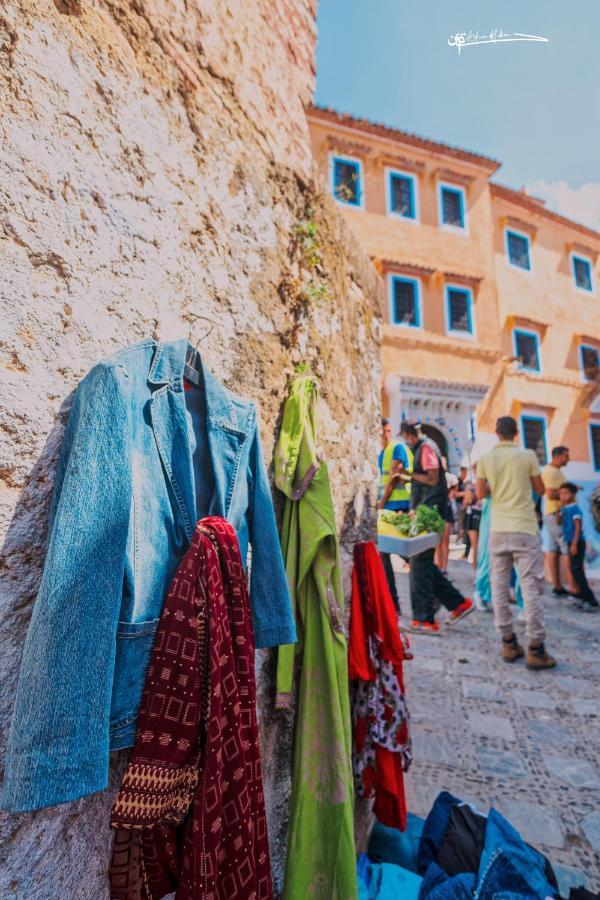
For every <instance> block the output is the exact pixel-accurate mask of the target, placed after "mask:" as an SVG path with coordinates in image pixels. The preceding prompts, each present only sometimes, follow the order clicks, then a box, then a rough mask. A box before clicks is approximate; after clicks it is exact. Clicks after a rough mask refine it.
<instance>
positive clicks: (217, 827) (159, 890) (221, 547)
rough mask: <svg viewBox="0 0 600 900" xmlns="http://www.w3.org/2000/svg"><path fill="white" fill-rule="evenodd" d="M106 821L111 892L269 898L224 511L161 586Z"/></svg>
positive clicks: (236, 573)
mask: <svg viewBox="0 0 600 900" xmlns="http://www.w3.org/2000/svg"><path fill="white" fill-rule="evenodd" d="M111 825H112V827H113V828H115V829H117V831H116V835H115V842H114V847H113V856H112V861H111V867H110V887H111V895H110V896H111V900H159V898H161V897H164V896H165V895H166V894H169V893H172V892H173V891H175V897H176V900H225V898H227V900H270V898H272V896H273V888H272V883H271V866H270V861H269V846H268V840H267V821H266V815H265V804H264V796H263V786H262V773H261V765H260V755H259V746H258V724H257V718H256V685H255V678H254V638H253V633H252V620H251V615H250V606H249V601H248V591H247V587H246V579H245V575H244V570H243V567H242V560H241V557H240V551H239V546H238V542H237V538H236V535H235V532H234V530H233V528H232V527H231V525H229V523H228V522H226V521H225V520H224V519H221V518H217V517H210V518H206V519H202V520H201V521H200V522H199V523H198V525H197V527H196V531H195V533H194V537H193V538H192V543H191V546H190V549H189V550H188V552H187V553H186V555H185V556H184V558H183V560H182V562H181V564H180V566H179V568H178V569H177V572H176V574H175V578H174V579H173V583H172V584H171V587H170V589H169V593H168V595H167V599H166V601H165V605H164V608H163V612H162V615H161V619H160V623H159V627H158V632H157V635H156V643H155V645H154V650H153V652H152V656H151V658H150V665H149V668H148V673H147V675H146V683H145V687H144V693H143V697H142V704H141V707H140V712H139V716H138V721H137V734H136V742H135V746H134V749H133V755H132V758H131V762H130V763H129V766H128V768H127V771H126V772H125V775H124V777H123V782H122V784H121V789H120V791H119V794H118V796H117V799H116V801H115V804H114V806H113V810H112V818H111Z"/></svg>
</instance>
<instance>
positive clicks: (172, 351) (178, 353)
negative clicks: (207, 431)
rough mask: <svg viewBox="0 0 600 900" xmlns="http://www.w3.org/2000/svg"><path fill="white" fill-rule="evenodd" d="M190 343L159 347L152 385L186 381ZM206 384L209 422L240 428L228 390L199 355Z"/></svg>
mask: <svg viewBox="0 0 600 900" xmlns="http://www.w3.org/2000/svg"><path fill="white" fill-rule="evenodd" d="M188 346H189V344H188V342H187V340H185V338H183V339H181V340H179V341H166V342H161V343H157V344H156V350H155V352H154V357H153V359H152V364H151V366H150V371H149V373H148V381H149V382H150V384H156V385H159V384H160V385H165V384H169V385H174V384H180V383H181V381H182V380H183V371H184V368H185V358H186V355H187V351H188ZM198 359H199V360H200V366H201V369H202V378H203V381H204V391H205V395H206V409H207V415H208V418H209V419H215V420H217V421H221V422H222V421H224V422H225V423H226V424H230V425H232V426H234V427H238V423H237V422H236V418H235V414H234V410H233V406H232V404H231V401H230V400H229V397H228V396H227V392H226V390H225V388H224V387H223V386H222V385H221V384H220V382H219V381H217V379H216V378H215V377H214V375H212V374H211V373H210V372H209V371H208V369H207V368H206V366H205V365H204V363H203V362H202V360H201V357H200V354H198Z"/></svg>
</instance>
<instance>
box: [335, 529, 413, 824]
mask: <svg viewBox="0 0 600 900" xmlns="http://www.w3.org/2000/svg"><path fill="white" fill-rule="evenodd" d="M410 658H412V653H411V652H410V646H409V644H408V641H407V640H406V641H405V640H404V639H403V637H402V635H401V634H400V632H399V630H398V617H397V613H396V608H395V606H394V602H393V600H392V597H391V595H390V591H389V588H388V585H387V581H386V578H385V572H384V570H383V566H382V563H381V559H380V556H379V553H378V552H377V548H376V546H375V544H373V543H359V544H356V546H355V548H354V569H353V572H352V609H351V617H350V643H349V650H348V662H349V675H350V678H351V679H352V680H353V682H354V683H353V690H352V733H353V742H354V747H353V754H352V763H353V769H354V783H355V788H356V792H357V794H358V795H359V796H363V797H375V803H374V807H373V811H374V813H375V815H376V816H377V818H378V819H379V821H380V822H382V824H384V825H388V826H390V827H391V828H399V829H400V830H401V831H404V829H405V828H406V800H405V794H404V772H406V771H407V769H408V767H409V766H410V763H411V761H412V750H411V743H410V735H409V729H408V709H407V707H406V700H405V697H404V680H403V675H402V664H403V661H404V660H405V659H410Z"/></svg>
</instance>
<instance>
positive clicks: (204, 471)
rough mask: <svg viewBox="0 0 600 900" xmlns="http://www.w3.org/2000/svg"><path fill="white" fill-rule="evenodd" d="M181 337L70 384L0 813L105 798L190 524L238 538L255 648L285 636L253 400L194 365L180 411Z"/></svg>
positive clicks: (287, 625)
mask: <svg viewBox="0 0 600 900" xmlns="http://www.w3.org/2000/svg"><path fill="white" fill-rule="evenodd" d="M186 351H187V342H186V341H175V342H171V343H157V342H156V341H148V342H145V343H142V344H137V345H135V346H132V347H129V348H127V349H126V350H123V351H121V352H120V353H117V354H116V355H115V356H113V357H111V358H110V359H107V360H105V361H103V362H101V363H99V364H98V365H96V366H95V367H94V368H93V369H92V370H91V371H90V372H89V374H88V375H87V376H86V377H85V378H84V379H83V381H82V382H81V384H80V385H79V387H78V389H77V391H76V394H75V399H74V402H73V407H72V410H71V414H70V417H69V421H68V424H67V427H66V430H65V435H64V441H63V446H62V450H61V454H60V459H59V462H58V468H57V471H56V478H55V485H54V493H53V499H52V504H51V510H50V528H49V542H48V549H47V557H46V564H45V567H44V573H43V577H42V582H41V586H40V591H39V594H38V598H37V602H36V604H35V607H34V610H33V616H32V619H31V624H30V627H29V633H28V635H27V640H26V643H25V649H24V652H23V659H22V663H21V673H20V677H19V685H18V689H17V697H16V704H15V710H14V714H13V721H12V726H11V731H10V736H9V745H8V755H7V762H6V772H5V784H4V792H3V797H2V806H3V808H4V809H8V810H12V811H15V812H22V811H27V810H32V809H37V808H40V807H43V806H52V805H54V804H56V803H63V802H65V801H68V800H74V799H77V798H78V797H82V796H84V795H86V794H90V793H93V792H94V791H99V790H102V789H104V788H105V787H106V786H107V783H108V754H109V749H110V750H117V749H121V748H124V747H130V746H131V745H132V744H133V742H134V736H135V723H136V718H137V713H138V707H139V704H140V699H141V693H142V688H143V684H144V679H145V674H146V667H147V663H148V658H149V655H150V651H151V648H152V645H153V642H154V635H155V631H156V627H157V624H158V619H159V616H160V613H161V609H162V605H163V600H164V597H165V592H166V590H167V589H168V586H169V583H170V581H171V579H172V577H173V575H174V572H175V569H176V567H177V564H178V562H179V560H180V558H181V557H182V555H183V554H184V553H185V551H186V550H187V547H188V543H189V541H190V539H191V536H192V533H193V529H194V527H195V524H196V520H197V519H198V518H200V517H201V516H204V515H207V514H210V515H220V516H224V517H225V518H227V519H228V520H229V521H230V522H231V524H232V525H233V526H234V528H235V530H236V533H237V535H238V539H239V543H240V549H241V555H242V559H243V560H246V557H247V552H248V543H249V541H250V542H251V544H252V564H251V577H250V593H251V602H252V616H253V622H254V633H255V640H256V646H257V647H270V646H275V645H277V644H283V643H293V642H294V641H295V640H296V631H295V626H294V620H293V613H292V609H291V604H290V598H289V592H288V586H287V582H286V576H285V569H284V566H283V560H282V556H281V550H280V544H279V537H278V533H277V527H276V522H275V515H274V511H273V503H272V499H271V493H270V489H269V482H268V479H267V474H266V470H265V466H264V462H263V457H262V451H261V444H260V435H259V428H258V426H257V420H256V409H255V407H254V405H253V404H252V403H251V402H249V401H247V400H243V399H240V398H239V397H236V396H234V395H233V394H231V393H230V392H229V391H227V390H226V389H225V388H224V387H223V386H222V385H221V384H220V383H219V382H218V381H217V380H216V379H215V378H214V377H213V376H212V375H211V374H210V373H209V372H208V371H206V370H205V369H204V370H203V373H202V374H203V378H202V380H201V385H200V389H199V390H198V391H197V394H196V398H195V400H196V409H195V412H193V411H190V403H191V398H192V392H187V391H185V390H184V384H183V372H184V365H185V357H186Z"/></svg>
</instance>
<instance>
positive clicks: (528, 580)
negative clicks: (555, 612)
mask: <svg viewBox="0 0 600 900" xmlns="http://www.w3.org/2000/svg"><path fill="white" fill-rule="evenodd" d="M513 566H516V567H517V571H518V573H519V578H520V584H521V592H522V594H523V600H524V602H525V619H526V621H527V633H528V637H529V643H530V644H539V643H541V642H542V641H543V640H544V638H545V637H546V633H545V631H544V612H543V607H544V556H543V553H542V545H541V541H540V536H539V535H538V534H536V535H533V534H525V533H524V532H521V531H506V532H505V531H492V532H491V533H490V581H491V585H492V606H493V608H494V619H495V621H496V628H497V629H498V631H499V632H500V634H501V635H502V637H509V636H510V635H511V634H512V633H513V630H514V629H513V622H512V611H511V608H510V593H509V588H510V575H511V571H512V568H513Z"/></svg>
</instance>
